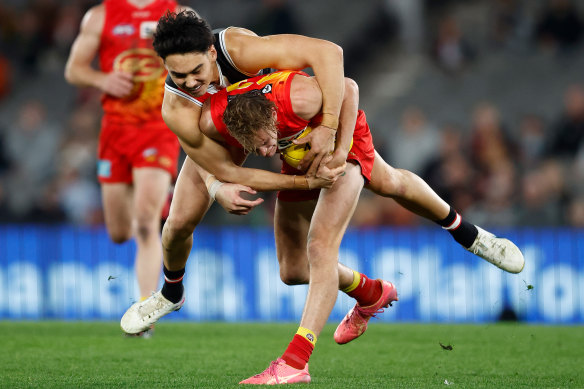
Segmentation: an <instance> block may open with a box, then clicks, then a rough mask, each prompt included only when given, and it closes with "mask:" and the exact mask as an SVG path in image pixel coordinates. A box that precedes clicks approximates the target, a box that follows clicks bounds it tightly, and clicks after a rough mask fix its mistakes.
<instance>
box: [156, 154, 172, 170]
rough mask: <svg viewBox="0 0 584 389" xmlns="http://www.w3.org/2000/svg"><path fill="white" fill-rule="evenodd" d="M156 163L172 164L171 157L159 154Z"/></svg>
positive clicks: (167, 165) (165, 165) (166, 165)
mask: <svg viewBox="0 0 584 389" xmlns="http://www.w3.org/2000/svg"><path fill="white" fill-rule="evenodd" d="M158 163H159V164H160V166H162V167H170V166H172V159H170V158H169V157H165V156H161V157H160V158H158Z"/></svg>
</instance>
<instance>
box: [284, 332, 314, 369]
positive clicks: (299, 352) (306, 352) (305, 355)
mask: <svg viewBox="0 0 584 389" xmlns="http://www.w3.org/2000/svg"><path fill="white" fill-rule="evenodd" d="M315 344H316V335H315V334H314V332H312V331H310V330H309V329H307V328H304V327H299V328H298V331H296V335H294V337H293V338H292V341H291V342H290V344H289V345H288V348H287V349H286V351H284V354H283V355H282V359H283V360H284V361H286V364H287V365H288V366H292V367H293V368H295V369H300V370H301V369H304V366H305V365H306V364H307V363H308V360H309V359H310V355H312V350H314V345H315Z"/></svg>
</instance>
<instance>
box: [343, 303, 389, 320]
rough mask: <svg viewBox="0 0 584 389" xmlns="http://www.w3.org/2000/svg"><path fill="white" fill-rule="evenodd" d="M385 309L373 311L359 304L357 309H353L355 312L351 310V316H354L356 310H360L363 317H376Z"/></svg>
mask: <svg viewBox="0 0 584 389" xmlns="http://www.w3.org/2000/svg"><path fill="white" fill-rule="evenodd" d="M383 311H385V309H383V308H379V309H378V310H376V311H373V312H372V311H371V310H368V309H363V308H361V307H359V306H358V305H357V306H355V309H353V312H351V316H353V315H354V314H355V312H358V313H359V315H360V316H361V317H363V316H371V317H376V316H377V315H378V314H380V313H383Z"/></svg>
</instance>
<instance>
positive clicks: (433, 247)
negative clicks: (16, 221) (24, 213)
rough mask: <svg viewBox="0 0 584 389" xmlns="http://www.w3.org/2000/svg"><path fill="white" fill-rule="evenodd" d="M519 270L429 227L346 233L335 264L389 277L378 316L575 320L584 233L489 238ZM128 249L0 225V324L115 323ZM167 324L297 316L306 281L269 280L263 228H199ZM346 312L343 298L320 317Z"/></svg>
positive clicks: (126, 282) (583, 272) (269, 235)
mask: <svg viewBox="0 0 584 389" xmlns="http://www.w3.org/2000/svg"><path fill="white" fill-rule="evenodd" d="M499 232H500V233H502V234H504V235H505V236H507V237H509V238H510V239H512V240H514V241H515V242H517V244H518V245H519V246H520V248H521V249H522V250H523V252H524V253H525V257H526V262H527V264H526V266H525V269H524V271H523V272H522V273H521V274H518V275H512V274H507V273H505V272H503V271H501V270H499V269H497V268H496V267H494V266H492V265H489V264H488V263H486V262H485V261H483V260H481V259H479V258H477V257H475V256H474V255H472V254H470V253H468V252H466V251H465V250H463V249H462V248H461V247H460V246H459V245H458V244H456V243H455V242H454V241H453V240H452V238H451V237H450V235H449V234H447V233H446V232H444V231H442V230H441V229H439V228H429V229H370V230H350V231H349V232H348V233H347V234H346V236H345V238H344V240H343V244H342V246H341V254H340V259H341V262H343V263H345V264H346V265H348V266H350V267H352V268H355V269H357V270H359V271H361V272H364V273H366V274H368V275H369V276H371V277H376V278H384V279H387V280H391V281H392V282H394V283H395V284H396V286H397V288H398V292H399V296H400V301H399V302H397V303H395V304H394V307H393V308H391V309H389V310H388V311H387V312H386V313H385V314H383V315H381V316H380V320H383V321H435V322H485V321H493V320H497V319H498V318H499V316H500V314H501V312H502V311H503V310H504V309H506V308H510V309H512V310H513V311H514V312H515V313H516V314H517V316H518V317H519V318H520V319H523V320H526V321H529V322H545V323H582V322H584V231H581V230H580V231H578V230H568V229H544V230H529V229H522V230H512V231H499ZM134 252H135V246H134V244H133V243H127V244H123V245H115V244H113V243H111V242H110V240H109V239H108V237H107V234H106V232H105V230H103V229H101V228H100V229H88V228H87V229H79V228H73V227H68V226H64V227H43V226H0V319H91V320H96V319H97V320H99V319H107V320H111V319H118V318H119V317H120V316H121V315H122V314H123V312H124V311H125V309H126V308H127V307H128V306H129V305H130V304H131V303H132V302H133V301H135V299H136V298H137V293H138V292H137V290H138V289H137V285H136V282H135V279H134V271H133V259H134ZM185 287H186V291H187V303H186V304H185V307H184V308H183V309H182V310H181V311H180V312H177V313H175V314H172V315H171V318H172V319H173V320H225V321H248V320H261V321H273V320H286V321H297V320H298V319H299V318H300V315H301V312H302V307H303V304H304V298H305V295H306V290H307V287H306V286H294V287H291V286H286V285H284V284H283V283H282V282H281V281H280V279H279V273H278V263H277V260H276V253H275V248H274V239H273V231H272V230H271V229H265V228H263V229H247V228H246V229H243V228H221V229H211V228H200V229H197V231H196V233H195V242H194V247H193V251H192V252H191V256H190V258H189V262H188V264H187V275H186V277H185ZM352 305H353V301H352V300H351V299H350V298H348V297H347V296H345V295H344V294H342V293H339V299H338V300H337V303H336V305H335V307H334V309H333V312H332V315H331V319H332V320H335V321H336V320H340V319H341V318H342V317H343V316H344V314H345V313H346V311H347V310H348V309H350V307H351V306H352Z"/></svg>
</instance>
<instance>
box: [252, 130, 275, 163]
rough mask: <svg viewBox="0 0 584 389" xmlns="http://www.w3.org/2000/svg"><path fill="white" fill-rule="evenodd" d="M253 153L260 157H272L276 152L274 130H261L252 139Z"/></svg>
mask: <svg viewBox="0 0 584 389" xmlns="http://www.w3.org/2000/svg"><path fill="white" fill-rule="evenodd" d="M253 142H254V147H255V150H254V151H255V153H256V154H258V155H261V156H262V157H272V156H274V154H276V152H277V151H278V140H277V133H276V129H269V130H265V129H261V130H259V131H258V132H257V133H256V134H255V137H254V141H253Z"/></svg>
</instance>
